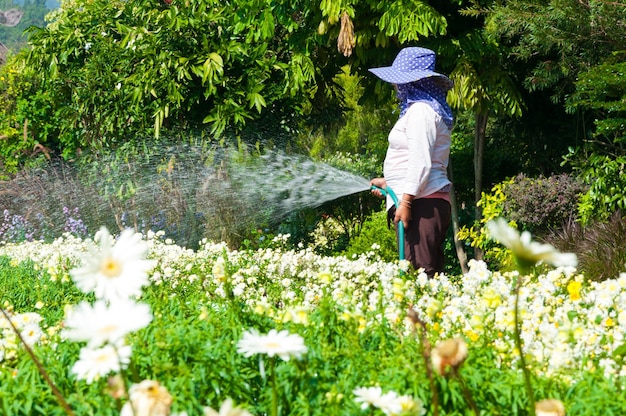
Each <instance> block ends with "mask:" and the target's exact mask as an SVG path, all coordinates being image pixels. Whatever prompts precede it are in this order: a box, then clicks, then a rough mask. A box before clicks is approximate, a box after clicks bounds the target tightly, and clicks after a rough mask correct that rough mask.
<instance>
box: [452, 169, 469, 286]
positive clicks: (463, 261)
mask: <svg viewBox="0 0 626 416" xmlns="http://www.w3.org/2000/svg"><path fill="white" fill-rule="evenodd" d="M448 178H449V179H450V182H452V189H450V206H451V207H452V233H453V234H454V248H455V249H456V257H457V258H458V259H459V264H460V265H461V272H462V273H463V274H465V273H467V272H468V271H469V269H468V268H467V253H465V248H464V246H463V241H461V240H459V238H458V235H459V228H460V227H459V206H458V201H457V199H456V193H455V191H454V177H453V174H452V160H450V161H449V162H448Z"/></svg>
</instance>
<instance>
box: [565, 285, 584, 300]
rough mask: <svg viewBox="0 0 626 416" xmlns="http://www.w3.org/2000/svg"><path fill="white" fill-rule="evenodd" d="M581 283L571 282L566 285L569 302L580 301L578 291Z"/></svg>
mask: <svg viewBox="0 0 626 416" xmlns="http://www.w3.org/2000/svg"><path fill="white" fill-rule="evenodd" d="M581 287H582V283H580V282H576V281H572V282H569V283H568V284H567V293H569V298H570V300H580V289H581Z"/></svg>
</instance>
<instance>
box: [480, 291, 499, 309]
mask: <svg viewBox="0 0 626 416" xmlns="http://www.w3.org/2000/svg"><path fill="white" fill-rule="evenodd" d="M483 299H485V302H487V305H488V306H489V307H490V308H496V307H498V306H499V305H500V304H501V303H502V298H501V297H500V294H499V293H497V292H496V291H495V290H494V289H493V288H491V287H488V288H486V289H485V292H484V294H483Z"/></svg>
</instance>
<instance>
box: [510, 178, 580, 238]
mask: <svg viewBox="0 0 626 416" xmlns="http://www.w3.org/2000/svg"><path fill="white" fill-rule="evenodd" d="M586 190H587V187H586V186H585V185H583V184H582V182H581V181H579V180H578V179H577V178H575V177H574V176H570V175H567V174H559V175H553V176H549V177H545V176H539V177H537V178H529V177H527V176H526V175H524V174H523V173H522V174H519V175H517V176H516V177H515V178H514V179H513V181H512V182H509V183H507V184H506V185H505V187H504V194H505V195H506V199H505V200H504V207H503V215H504V217H505V218H508V219H510V220H511V221H515V222H516V223H517V224H518V225H519V226H520V228H521V229H524V230H528V231H530V232H531V233H533V234H534V235H537V236H540V235H545V234H546V233H548V232H549V231H550V230H551V229H553V228H555V227H561V226H562V225H563V224H564V223H565V222H567V220H569V219H570V218H572V217H575V215H576V210H577V206H578V201H579V200H580V197H581V195H582V194H583V193H585V192H586Z"/></svg>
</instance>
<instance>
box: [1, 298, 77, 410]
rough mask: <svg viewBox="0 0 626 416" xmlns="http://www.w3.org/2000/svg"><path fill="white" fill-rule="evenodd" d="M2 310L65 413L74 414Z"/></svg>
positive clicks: (7, 316)
mask: <svg viewBox="0 0 626 416" xmlns="http://www.w3.org/2000/svg"><path fill="white" fill-rule="evenodd" d="M0 310H1V311H2V314H3V315H4V317H5V318H6V320H7V321H9V324H10V325H11V329H13V332H15V334H16V335H17V337H18V338H19V339H20V342H21V343H22V345H24V348H25V349H26V352H27V353H28V355H29V356H30V358H31V359H32V360H33V362H34V363H35V366H36V367H37V371H39V374H41V376H42V377H43V378H44V380H45V381H46V383H47V384H48V386H50V388H51V389H52V393H53V394H54V396H55V397H56V399H57V400H58V401H59V403H60V404H61V407H63V410H65V413H67V414H68V415H69V416H74V412H73V411H72V408H71V407H70V405H69V404H68V403H67V401H65V398H64V397H63V394H61V391H60V390H59V388H58V387H57V386H56V385H55V384H54V383H53V382H52V379H51V378H50V376H49V375H48V372H47V371H46V369H45V368H44V367H43V365H42V364H41V362H40V361H39V359H38V358H37V356H36V355H35V353H34V352H33V350H32V348H30V347H29V346H28V344H27V343H26V341H24V338H23V337H22V334H20V331H19V330H18V329H17V327H16V326H15V324H14V323H13V321H12V320H11V317H10V316H9V314H8V313H7V311H5V310H4V308H0Z"/></svg>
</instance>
